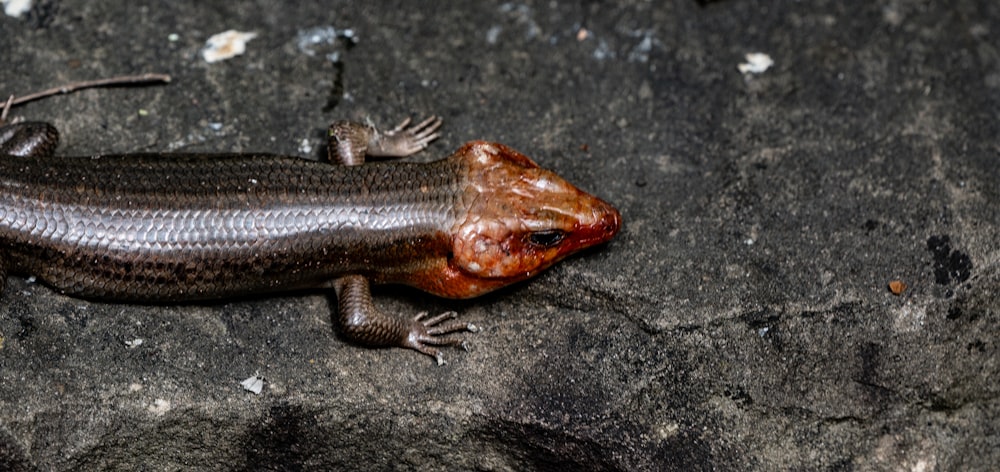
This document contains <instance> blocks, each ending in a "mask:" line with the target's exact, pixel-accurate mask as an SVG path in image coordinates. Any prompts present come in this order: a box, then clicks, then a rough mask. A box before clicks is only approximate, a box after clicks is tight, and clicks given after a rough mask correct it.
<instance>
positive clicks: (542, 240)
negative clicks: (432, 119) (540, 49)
mask: <svg viewBox="0 0 1000 472" xmlns="http://www.w3.org/2000/svg"><path fill="white" fill-rule="evenodd" d="M456 155H457V156H456V157H458V158H461V159H464V162H466V164H467V165H468V166H469V171H468V179H469V185H468V187H467V190H466V195H465V198H464V199H465V201H466V202H467V209H468V211H467V213H466V214H465V216H464V218H460V219H459V221H458V222H457V223H456V227H455V228H454V230H453V231H452V235H453V236H452V252H451V257H450V258H449V260H448V269H449V272H451V277H450V278H451V279H452V280H451V282H450V284H451V285H452V286H453V287H456V288H457V287H461V291H459V292H458V293H451V294H448V295H449V296H455V297H471V296H476V295H479V294H481V293H485V292H488V291H490V290H493V289H496V288H499V287H501V286H504V285H508V284H511V283H514V282H518V281H521V280H524V279H527V278H529V277H532V276H534V275H535V274H537V273H538V272H539V271H541V270H544V269H545V268H547V267H549V266H551V265H552V264H554V263H555V262H557V261H559V260H561V259H563V258H565V257H566V256H568V255H570V254H573V253H575V252H577V251H580V250H582V249H586V248H588V247H591V246H594V245H597V244H601V243H603V242H606V241H608V240H610V239H611V238H612V237H614V235H615V234H616V233H617V232H618V229H619V227H620V226H621V216H620V214H619V213H618V210H616V209H615V208H614V207H613V206H611V205H610V204H608V203H607V202H605V201H603V200H601V199H599V198H597V197H594V196H593V195H590V194H588V193H586V192H584V191H582V190H580V189H578V188H576V187H575V186H573V185H572V184H570V183H569V182H567V181H566V180H564V179H563V178H562V177H559V176H558V175H556V174H555V173H553V172H551V171H547V170H545V169H542V168H541V167H539V166H538V164H535V163H534V162H533V161H532V160H531V159H529V158H528V157H527V156H525V155H523V154H521V153H519V152H517V151H515V150H513V149H511V148H508V147H507V146H504V145H502V144H497V143H488V142H482V141H475V142H471V143H468V144H466V145H465V146H463V147H462V148H460V149H459V150H458V151H457V152H456Z"/></svg>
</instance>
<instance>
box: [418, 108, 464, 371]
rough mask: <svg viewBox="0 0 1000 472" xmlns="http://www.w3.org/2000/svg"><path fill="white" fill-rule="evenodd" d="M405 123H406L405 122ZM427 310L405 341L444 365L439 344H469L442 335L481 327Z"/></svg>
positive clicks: (448, 314)
mask: <svg viewBox="0 0 1000 472" xmlns="http://www.w3.org/2000/svg"><path fill="white" fill-rule="evenodd" d="M404 124H405V123H404ZM428 316H429V315H428V314H427V312H422V313H419V314H418V315H417V316H415V317H413V321H412V322H411V323H410V333H409V335H408V336H407V337H406V341H404V342H403V345H404V346H405V347H408V348H411V349H416V350H417V351H420V352H422V353H424V354H427V355H428V356H431V357H433V358H434V359H435V360H437V363H438V365H444V364H445V362H444V358H443V357H442V356H441V351H440V350H439V349H438V348H437V346H458V347H461V348H462V349H465V350H466V351H468V350H469V349H468V346H467V345H466V344H465V341H463V340H461V339H453V338H443V337H441V336H443V335H446V334H451V333H457V332H460V331H468V332H470V333H475V332H478V331H479V328H478V327H477V326H476V325H474V324H472V323H464V322H461V321H451V320H454V319H455V318H456V317H457V316H458V314H457V313H455V312H454V311H448V312H444V313H442V314H440V315H437V316H433V317H428Z"/></svg>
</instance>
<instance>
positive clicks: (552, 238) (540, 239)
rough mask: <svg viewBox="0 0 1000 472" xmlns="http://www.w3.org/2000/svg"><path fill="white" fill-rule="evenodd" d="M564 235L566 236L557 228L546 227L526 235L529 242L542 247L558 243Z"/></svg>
mask: <svg viewBox="0 0 1000 472" xmlns="http://www.w3.org/2000/svg"><path fill="white" fill-rule="evenodd" d="M564 237H566V233H564V232H562V231H560V230H558V229H547V230H544V231H535V232H533V233H531V234H530V235H528V240H529V241H531V244H535V245H538V246H543V247H552V246H555V245H556V244H559V243H560V242H561V241H562V240H563V238H564Z"/></svg>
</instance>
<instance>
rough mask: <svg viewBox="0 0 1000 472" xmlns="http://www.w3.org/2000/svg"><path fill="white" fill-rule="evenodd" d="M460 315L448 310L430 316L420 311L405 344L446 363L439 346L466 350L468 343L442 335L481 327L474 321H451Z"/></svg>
mask: <svg viewBox="0 0 1000 472" xmlns="http://www.w3.org/2000/svg"><path fill="white" fill-rule="evenodd" d="M457 316H458V314H457V313H455V312H454V311H446V312H444V313H441V314H439V315H435V316H429V314H428V313H427V312H421V313H418V314H417V315H416V316H414V317H413V320H412V322H411V324H410V332H409V334H408V335H407V337H406V341H404V343H403V344H404V345H405V346H406V347H409V348H411V349H415V350H417V351H420V352H422V353H424V354H427V355H429V356H431V357H433V358H434V359H435V360H436V361H437V363H438V365H444V364H445V361H444V357H443V356H442V355H441V350H440V349H438V347H439V346H456V347H460V348H462V349H464V350H466V351H468V350H469V346H468V343H466V342H465V341H464V340H461V339H451V338H443V337H441V336H443V335H446V334H451V333H457V332H459V331H468V332H472V333H475V332H478V331H479V327H477V326H476V325H474V324H472V323H465V322H461V321H451V320H454V319H455V318H456V317H457Z"/></svg>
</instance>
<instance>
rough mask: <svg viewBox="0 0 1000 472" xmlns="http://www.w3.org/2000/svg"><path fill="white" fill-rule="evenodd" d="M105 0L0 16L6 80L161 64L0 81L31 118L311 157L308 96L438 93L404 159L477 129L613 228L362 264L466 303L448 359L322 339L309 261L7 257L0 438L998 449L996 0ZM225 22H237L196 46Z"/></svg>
mask: <svg viewBox="0 0 1000 472" xmlns="http://www.w3.org/2000/svg"><path fill="white" fill-rule="evenodd" d="M136 3H137V2H127V1H109V2H86V1H68V0H67V1H53V0H43V1H40V2H36V4H35V6H34V7H33V9H32V10H31V12H30V13H28V14H26V15H25V16H23V17H21V18H12V17H7V16H4V17H0V50H2V51H3V57H4V60H3V67H2V68H0V91H2V93H3V94H4V95H6V94H8V93H14V94H24V93H27V92H30V91H35V90H39V89H42V88H45V87H48V86H52V85H57V84H62V83H65V82H69V81H72V80H81V79H91V78H97V77H107V76H112V75H119V74H126V73H139V72H146V71H156V72H167V73H170V74H171V75H172V76H173V77H174V81H173V83H171V84H170V85H169V86H154V87H138V88H113V89H99V90H87V91H81V92H77V93H74V94H71V95H65V96H60V97H54V98H50V99H47V100H43V101H39V102H34V103H31V104H28V105H25V106H21V107H17V108H15V109H14V110H13V113H14V114H15V115H20V116H24V117H26V118H29V119H41V120H49V121H52V122H54V123H55V124H56V125H57V126H58V127H60V128H61V130H62V132H63V145H62V147H61V152H62V153H65V154H77V155H79V154H88V153H97V152H125V151H158V150H186V151H191V150H216V151H251V150H253V151H269V152H279V153H286V154H298V155H306V156H309V157H313V158H316V157H318V156H320V155H321V153H322V152H323V132H324V129H325V126H326V124H327V123H329V122H330V121H332V120H334V119H340V118H354V119H366V118H370V119H371V120H373V121H374V122H376V123H379V124H382V125H390V124H394V123H395V122H396V121H397V120H398V119H400V118H401V117H404V116H407V115H413V116H419V115H426V114H430V113H437V114H441V115H442V116H443V117H444V118H445V128H444V129H445V135H444V136H443V137H442V139H440V140H439V141H438V142H437V143H435V145H433V146H432V147H431V149H430V150H429V151H428V152H425V153H423V154H421V155H420V156H417V159H432V158H435V157H439V156H443V155H446V154H447V153H448V152H450V151H451V150H452V149H454V148H456V147H457V146H459V145H460V144H461V143H462V142H464V141H466V140H470V139H480V138H481V139H491V140H496V141H502V142H504V143H507V144H509V145H511V146H512V147H514V148H516V149H519V150H521V151H523V152H525V153H526V154H528V155H531V156H533V157H534V158H535V159H536V160H537V161H538V162H539V163H541V164H542V165H543V166H545V167H548V168H551V169H554V170H556V171H557V172H559V173H560V174H562V175H563V176H565V177H566V178H567V179H568V180H570V181H572V182H574V183H576V184H578V185H579V186H580V187H582V188H584V189H587V190H589V191H592V192H593V193H595V194H597V195H600V196H602V197H604V198H606V199H608V200H610V201H612V202H614V203H616V204H617V205H618V206H619V208H620V209H621V210H622V214H623V217H624V221H625V227H624V230H623V232H622V234H620V236H619V237H618V238H617V239H616V240H614V241H613V242H611V243H610V244H609V245H607V246H604V247H601V248H599V249H597V250H594V251H591V252H589V253H587V254H584V255H582V256H581V257H576V258H573V259H572V260H568V261H565V262H564V263H562V264H561V265H559V266H557V267H555V268H554V269H553V270H550V271H548V272H547V273H545V274H543V275H541V276H540V277H538V278H536V279H534V280H532V281H530V282H528V283H524V284H520V285H517V286H515V287H512V288H509V289H506V290H503V291H500V292H498V293H495V294H491V295H489V296H486V297H482V298H479V299H475V300H470V301H448V300H441V299H437V298H434V297H430V296H427V295H424V294H422V293H419V292H416V291H413V290H408V289H404V288H399V287H384V288H382V289H380V290H379V291H378V292H377V294H376V296H377V299H378V303H379V304H380V306H382V307H383V308H384V309H386V310H391V311H395V312H399V313H401V314H407V315H409V314H412V313H415V312H417V311H421V310H431V311H443V310H451V309H454V310H457V311H459V312H461V313H462V316H463V317H464V319H467V320H470V321H472V322H474V323H476V324H478V325H480V326H483V327H484V328H485V329H484V331H483V332H482V333H480V334H477V335H474V336H471V337H470V340H471V342H472V346H473V347H472V350H471V352H468V353H465V352H460V351H454V352H448V353H447V355H448V360H449V363H448V364H447V365H445V366H443V367H437V366H435V365H434V363H433V362H432V361H431V360H430V359H429V358H426V357H424V356H420V355H418V354H416V353H413V352H407V351H403V350H398V349H392V350H373V349H365V348H360V347H357V346H353V345H350V344H348V343H345V342H344V341H343V340H342V339H341V338H340V337H339V336H338V335H337V334H336V332H335V331H334V330H333V329H332V328H331V322H330V314H331V308H332V307H331V305H330V302H329V300H328V299H327V297H326V296H325V295H324V294H322V293H306V294H289V295H287V296H281V297H269V298H253V299H249V298H248V299H245V300H235V301H231V302H227V303H220V304H211V305H182V306H129V305H115V304H101V303H94V302H88V301H82V300H77V299H73V298H68V297H65V296H62V295H59V294H58V293H55V292H54V291H53V290H51V289H50V288H48V287H46V286H44V285H41V284H37V283H30V282H28V281H25V280H24V279H22V278H15V277H11V278H10V279H9V280H8V284H7V288H6V290H5V292H4V294H3V299H2V303H0V469H2V470H12V471H28V470H35V469H38V470H143V469H146V470H182V469H183V470H242V469H256V470H337V469H340V470H390V469H391V470H496V471H502V470H709V469H716V470H923V471H930V470H986V469H989V468H992V467H994V466H995V465H996V464H997V463H1000V426H998V425H1000V382H997V378H1000V340H998V339H1000V338H998V336H997V333H998V331H1000V290H998V289H1000V170H998V169H1000V166H998V164H1000V161H998V159H1000V155H998V154H1000V151H998V149H1000V148H998V145H997V136H998V134H1000V133H998V132H1000V129H998V128H1000V125H998V124H1000V119H998V114H997V110H1000V49H998V44H1000V39H998V35H1000V26H998V25H1000V4H998V3H997V2H994V1H988V0H980V1H973V0H957V1H954V2H925V1H918V0H881V1H860V0H850V1H841V0H817V1H809V2H800V1H793V0H777V1H772V0H718V1H703V2H697V1H695V0H670V1H662V2H643V1H626V2H564V3H560V2H547V1H529V2H510V3H503V4H498V3H496V2H463V3H462V4H461V6H460V7H458V6H457V5H458V4H455V6H453V7H452V8H449V7H446V6H444V5H442V4H441V3H440V2H399V3H398V4H391V5H390V4H389V3H390V2H381V3H384V5H382V4H380V2H374V3H375V5H372V6H365V7H358V6H357V2H344V1H330V2H287V3H288V4H287V5H282V6H280V7H276V6H275V4H274V2H264V1H259V2H218V1H211V2H193V1H172V2H160V3H157V4H156V5H155V6H138V5H136ZM299 3H303V4H304V3H309V5H300V4H299ZM329 28H333V30H331V29H329ZM227 29H236V30H240V31H254V32H256V33H257V34H258V35H257V37H256V38H255V39H253V40H251V41H250V42H249V44H248V45H247V52H246V53H245V54H244V55H242V56H239V57H236V58H233V59H230V60H227V61H221V62H217V63H213V64H207V63H205V62H204V61H203V60H202V58H201V55H200V53H199V51H200V49H201V48H202V46H203V45H204V43H205V40H206V39H207V38H208V37H209V36H211V35H213V34H215V33H219V32H222V31H224V30H227ZM348 29H349V30H351V31H352V32H353V37H352V39H348V37H349V36H350V35H351V33H349V32H347V30H348ZM173 35H175V36H173ZM757 52H759V53H765V54H767V55H769V56H770V57H771V58H772V59H773V61H774V65H773V66H771V67H770V68H769V69H767V70H766V71H764V72H762V73H759V74H752V73H747V74H742V73H740V72H739V71H738V70H737V65H738V64H739V63H741V62H744V61H745V58H744V55H745V54H747V53H757ZM894 280H899V281H902V282H904V283H905V284H906V286H907V288H906V290H905V291H903V292H902V293H901V294H899V295H895V294H893V293H892V292H891V291H890V289H889V288H888V285H889V283H890V282H891V281H894ZM137 339H141V340H142V343H141V344H139V345H136V343H134V342H132V341H134V340H137ZM129 345H131V346H132V347H129ZM255 373H259V374H260V375H261V376H262V377H264V378H265V379H266V384H265V386H264V389H263V391H262V392H261V394H260V395H254V394H252V393H250V392H247V391H245V390H244V389H243V388H242V387H241V386H240V383H239V382H240V381H241V380H243V379H245V378H247V377H250V376H252V375H254V374H255Z"/></svg>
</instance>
